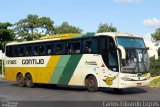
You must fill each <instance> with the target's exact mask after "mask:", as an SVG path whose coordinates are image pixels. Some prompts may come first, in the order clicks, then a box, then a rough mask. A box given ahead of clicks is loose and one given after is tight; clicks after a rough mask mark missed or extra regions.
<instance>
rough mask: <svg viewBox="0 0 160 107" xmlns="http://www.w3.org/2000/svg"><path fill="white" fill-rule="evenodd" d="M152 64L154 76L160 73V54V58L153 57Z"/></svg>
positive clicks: (152, 74)
mask: <svg viewBox="0 0 160 107" xmlns="http://www.w3.org/2000/svg"><path fill="white" fill-rule="evenodd" d="M150 64H151V76H152V77H154V76H158V75H160V56H159V58H158V60H155V58H154V57H151V58H150Z"/></svg>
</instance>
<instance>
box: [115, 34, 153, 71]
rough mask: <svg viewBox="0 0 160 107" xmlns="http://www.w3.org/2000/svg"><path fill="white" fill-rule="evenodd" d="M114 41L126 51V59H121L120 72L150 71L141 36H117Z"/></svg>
mask: <svg viewBox="0 0 160 107" xmlns="http://www.w3.org/2000/svg"><path fill="white" fill-rule="evenodd" d="M116 42H117V44H118V45H121V46H123V47H124V48H125V51H126V59H125V60H121V72H127V73H145V72H149V71H150V64H149V56H148V53H147V48H146V47H145V44H144V41H143V39H142V38H136V37H135V38H134V37H132V38H131V37H117V38H116Z"/></svg>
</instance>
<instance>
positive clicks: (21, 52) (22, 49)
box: [19, 47, 24, 56]
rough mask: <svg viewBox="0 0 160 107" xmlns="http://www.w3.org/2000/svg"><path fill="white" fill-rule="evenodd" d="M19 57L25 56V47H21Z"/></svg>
mask: <svg viewBox="0 0 160 107" xmlns="http://www.w3.org/2000/svg"><path fill="white" fill-rule="evenodd" d="M19 56H24V47H20V54H19Z"/></svg>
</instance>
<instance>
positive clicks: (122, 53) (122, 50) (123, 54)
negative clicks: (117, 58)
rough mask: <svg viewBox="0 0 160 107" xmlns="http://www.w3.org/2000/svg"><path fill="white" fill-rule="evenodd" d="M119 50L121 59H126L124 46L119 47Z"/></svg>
mask: <svg viewBox="0 0 160 107" xmlns="http://www.w3.org/2000/svg"><path fill="white" fill-rule="evenodd" d="M117 48H118V49H119V50H120V51H121V57H122V59H126V51H125V49H124V48H123V46H121V45H118V46H117Z"/></svg>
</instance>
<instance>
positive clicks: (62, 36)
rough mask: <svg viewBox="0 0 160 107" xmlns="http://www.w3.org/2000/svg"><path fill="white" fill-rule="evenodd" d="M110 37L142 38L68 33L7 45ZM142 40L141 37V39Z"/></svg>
mask: <svg viewBox="0 0 160 107" xmlns="http://www.w3.org/2000/svg"><path fill="white" fill-rule="evenodd" d="M102 35H103V36H110V37H113V38H115V37H140V36H137V35H133V34H127V33H118V32H103V33H86V34H77V33H68V34H60V35H50V36H45V37H41V38H40V39H38V40H33V41H23V42H11V43H8V44H7V45H19V44H30V43H39V42H49V41H56V40H65V39H73V38H85V37H95V36H102ZM140 38H141V37H140Z"/></svg>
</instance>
